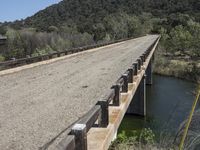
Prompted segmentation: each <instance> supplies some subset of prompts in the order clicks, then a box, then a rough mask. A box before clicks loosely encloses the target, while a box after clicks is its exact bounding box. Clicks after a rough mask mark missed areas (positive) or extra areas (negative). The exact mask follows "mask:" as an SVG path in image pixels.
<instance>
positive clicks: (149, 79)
mask: <svg viewBox="0 0 200 150" xmlns="http://www.w3.org/2000/svg"><path fill="white" fill-rule="evenodd" d="M152 61H153V60H152V59H151V60H150V61H149V65H148V67H147V69H146V75H147V76H146V84H147V85H152V84H153V79H152V70H153V69H152Z"/></svg>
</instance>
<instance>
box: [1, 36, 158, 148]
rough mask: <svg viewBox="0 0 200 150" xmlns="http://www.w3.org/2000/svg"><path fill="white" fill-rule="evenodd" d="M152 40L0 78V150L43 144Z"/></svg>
mask: <svg viewBox="0 0 200 150" xmlns="http://www.w3.org/2000/svg"><path fill="white" fill-rule="evenodd" d="M157 37H158V36H156V35H149V36H145V37H142V38H138V39H134V40H129V41H125V42H121V43H117V44H113V45H109V46H105V47H101V48H97V49H93V50H90V51H86V52H81V53H80V54H77V55H75V56H74V55H71V56H64V58H65V59H61V60H58V61H55V62H54V63H49V64H46V65H41V66H37V67H34V68H30V69H25V70H21V71H19V72H16V73H12V74H7V75H2V76H0V91H1V92H0V135H1V138H0V149H4V150H6V149H9V150H10V149H29V150H31V149H38V148H39V147H41V146H43V145H44V144H45V143H47V142H48V141H49V140H51V139H52V138H54V137H55V136H56V135H58V133H60V132H61V131H62V130H64V129H65V128H66V127H67V126H69V125H70V124H71V123H72V122H74V121H75V120H77V119H78V118H79V117H81V116H82V115H83V114H84V113H86V112H87V111H88V110H89V109H90V108H91V107H92V106H94V104H95V103H96V102H97V101H98V100H99V99H100V98H101V96H102V95H104V94H105V93H106V90H108V89H109V88H110V86H111V85H112V84H113V83H114V82H115V81H116V80H117V78H118V77H120V75H121V74H122V73H124V71H125V69H127V66H129V65H131V64H132V63H133V62H134V61H135V60H136V59H137V58H138V57H139V56H140V55H141V54H142V53H143V52H144V51H145V50H146V49H147V48H148V47H149V46H150V45H151V44H152V43H153V42H154V41H155V40H156V38H157ZM1 73H2V72H0V74H1ZM2 74H3V73H2Z"/></svg>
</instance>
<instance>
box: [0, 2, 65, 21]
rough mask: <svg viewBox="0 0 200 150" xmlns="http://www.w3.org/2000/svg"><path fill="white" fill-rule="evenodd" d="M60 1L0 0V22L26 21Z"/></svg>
mask: <svg viewBox="0 0 200 150" xmlns="http://www.w3.org/2000/svg"><path fill="white" fill-rule="evenodd" d="M59 1H61V0H0V22H4V21H14V20H17V19H19V20H20V19H24V18H26V17H28V16H32V15H33V14H35V13H36V12H38V11H39V10H42V9H44V8H46V7H47V6H50V5H52V4H55V3H58V2H59Z"/></svg>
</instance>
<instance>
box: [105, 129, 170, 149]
mask: <svg viewBox="0 0 200 150" xmlns="http://www.w3.org/2000/svg"><path fill="white" fill-rule="evenodd" d="M167 149H168V150H169V149H173V147H172V148H170V147H167V148H166V147H165V145H160V144H159V143H157V142H156V140H155V134H154V133H153V131H152V130H151V129H150V128H144V129H143V130H142V131H141V132H140V133H139V132H136V131H132V132H131V133H125V131H123V132H122V133H120V134H119V135H118V137H117V139H116V140H115V141H114V142H113V143H112V145H111V146H110V148H109V150H167Z"/></svg>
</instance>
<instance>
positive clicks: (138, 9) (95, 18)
mask: <svg viewBox="0 0 200 150" xmlns="http://www.w3.org/2000/svg"><path fill="white" fill-rule="evenodd" d="M199 11H200V3H198V2H197V1H196V0H171V1H167V0H134V1H133V0H95V1H94V0H84V1H80V0H63V1H61V2H59V3H58V4H54V5H52V6H50V7H47V8H46V9H44V10H41V11H39V12H38V13H36V14H35V15H33V16H31V17H28V18H26V19H25V20H21V21H15V22H13V23H7V24H9V25H11V26H12V27H14V28H15V29H19V28H24V27H33V28H36V29H37V30H40V31H46V30H47V29H48V27H49V26H55V27H57V28H59V27H60V26H63V25H68V26H76V27H77V28H78V31H80V32H88V33H90V32H92V31H93V30H95V25H96V26H97V27H98V28H99V23H102V22H105V21H106V20H105V17H106V16H108V15H110V14H120V13H121V12H124V13H126V14H128V15H131V14H134V15H136V16H138V15H141V14H142V13H144V12H145V13H151V14H152V15H153V16H156V17H158V18H162V19H164V18H167V19H168V18H170V19H173V20H176V19H177V18H178V17H177V16H178V14H180V13H181V14H188V15H190V16H192V17H194V18H195V20H196V21H198V22H199V21H200V16H199V15H198V12H199ZM102 28H103V27H102Z"/></svg>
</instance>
